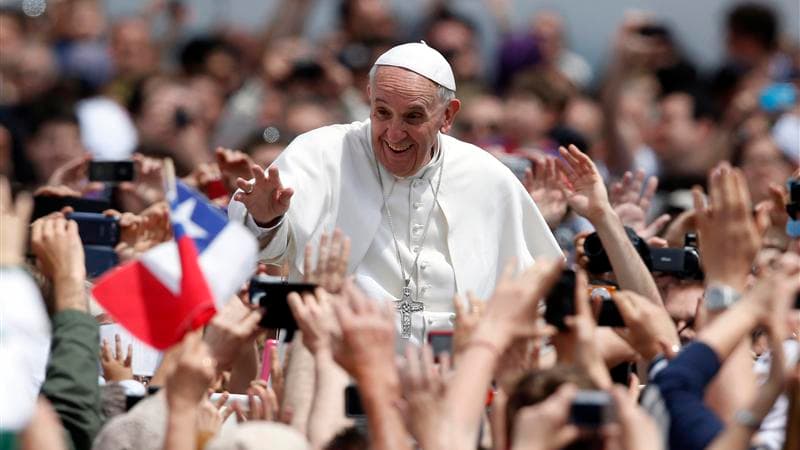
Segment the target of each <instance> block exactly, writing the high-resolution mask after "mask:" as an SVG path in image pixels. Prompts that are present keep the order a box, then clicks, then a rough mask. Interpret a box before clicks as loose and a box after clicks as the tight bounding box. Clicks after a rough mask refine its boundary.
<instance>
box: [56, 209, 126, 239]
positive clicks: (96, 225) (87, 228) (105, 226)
mask: <svg viewBox="0 0 800 450" xmlns="http://www.w3.org/2000/svg"><path fill="white" fill-rule="evenodd" d="M67 219H70V220H74V221H75V222H77V223H78V234H79V235H80V236H81V242H82V243H83V245H102V246H108V247H114V246H115V245H117V244H118V243H119V234H120V228H119V219H118V218H116V217H109V216H106V215H103V214H99V213H85V212H73V213H70V214H67Z"/></svg>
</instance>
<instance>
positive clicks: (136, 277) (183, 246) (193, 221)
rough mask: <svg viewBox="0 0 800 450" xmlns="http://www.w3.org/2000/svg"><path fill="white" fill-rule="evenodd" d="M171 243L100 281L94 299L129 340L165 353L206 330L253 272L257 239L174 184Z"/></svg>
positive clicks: (190, 191)
mask: <svg viewBox="0 0 800 450" xmlns="http://www.w3.org/2000/svg"><path fill="white" fill-rule="evenodd" d="M170 208H171V211H170V220H171V222H172V230H173V234H174V236H175V240H174V241H170V242H165V243H163V244H160V245H158V246H156V247H153V248H152V249H150V250H148V251H147V252H145V253H144V254H143V255H142V256H141V257H140V258H139V259H138V260H136V261H131V262H129V263H127V264H125V265H122V266H120V267H118V268H116V269H114V270H112V271H110V272H108V273H107V274H106V275H104V276H103V277H102V278H101V279H100V280H98V282H97V283H96V284H95V286H94V288H93V289H92V295H93V296H94V298H95V299H96V300H97V301H98V303H100V305H102V306H103V308H105V310H106V311H107V312H108V313H109V314H110V315H111V317H113V319H114V320H115V321H116V322H117V323H119V324H120V325H122V326H123V327H125V328H126V329H127V330H128V331H129V332H130V333H131V334H132V335H134V336H136V337H137V338H139V339H140V340H141V341H143V342H145V343H146V344H148V345H151V346H152V347H155V348H157V349H159V350H165V349H167V348H169V347H171V346H173V345H175V344H176V343H178V342H180V340H181V339H182V338H183V336H184V334H186V332H187V331H190V330H193V329H196V328H198V327H200V326H203V325H204V324H205V323H206V322H208V321H209V320H210V319H211V317H213V316H214V314H215V313H216V311H217V308H219V307H220V306H222V305H223V304H225V303H226V302H227V301H228V300H229V299H230V298H231V297H232V296H233V295H235V294H236V293H237V292H238V291H239V289H240V288H241V287H242V285H243V284H244V282H245V281H247V280H248V279H249V278H250V276H251V275H252V274H253V272H254V271H255V268H256V260H257V257H258V244H257V242H256V239H255V237H253V235H252V234H251V233H250V232H249V231H248V230H247V228H245V227H244V226H243V225H241V224H238V223H233V222H228V221H227V218H226V217H225V216H224V215H223V214H222V213H221V212H220V211H219V210H218V209H217V208H216V207H214V206H212V205H210V204H209V203H208V202H207V200H206V199H205V198H204V197H203V196H202V195H200V194H198V193H196V192H194V191H193V190H191V189H190V188H188V187H187V186H185V185H184V184H182V183H180V182H177V183H176V188H175V191H174V195H173V200H172V201H171V204H170Z"/></svg>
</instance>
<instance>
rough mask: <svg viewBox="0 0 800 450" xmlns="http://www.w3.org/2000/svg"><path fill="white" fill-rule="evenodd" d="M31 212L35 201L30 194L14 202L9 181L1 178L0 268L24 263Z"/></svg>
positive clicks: (23, 194)
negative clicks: (0, 224)
mask: <svg viewBox="0 0 800 450" xmlns="http://www.w3.org/2000/svg"><path fill="white" fill-rule="evenodd" d="M31 211H33V200H32V199H31V196H30V194H28V193H27V192H23V193H20V194H19V195H18V196H17V200H16V201H13V199H12V198H11V186H9V184H8V179H7V178H6V177H4V176H0V223H2V226H0V266H10V265H15V264H21V263H22V261H23V259H24V257H25V243H26V242H27V241H28V219H29V218H30V216H31Z"/></svg>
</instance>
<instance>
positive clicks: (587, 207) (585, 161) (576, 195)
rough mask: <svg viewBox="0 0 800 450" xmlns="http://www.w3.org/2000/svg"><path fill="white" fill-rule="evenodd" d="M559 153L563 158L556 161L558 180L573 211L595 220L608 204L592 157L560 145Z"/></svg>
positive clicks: (607, 207)
mask: <svg viewBox="0 0 800 450" xmlns="http://www.w3.org/2000/svg"><path fill="white" fill-rule="evenodd" d="M559 153H561V157H562V158H561V159H559V160H558V162H557V164H558V170H559V173H560V178H559V183H560V185H561V189H562V190H563V191H564V194H565V195H566V197H567V203H568V204H569V206H570V207H571V208H572V209H573V210H575V212H576V213H578V214H580V215H581V216H583V217H586V218H587V219H589V221H591V222H594V221H595V220H596V219H598V218H599V217H600V216H601V215H602V214H603V213H604V212H605V211H606V210H608V209H609V208H610V207H611V205H610V203H609V201H608V192H607V191H606V186H605V184H604V182H603V177H601V176H600V172H599V171H598V170H597V167H596V166H595V165H594V163H593V162H592V160H591V158H589V157H588V156H586V154H584V153H583V152H581V151H580V150H579V149H578V147H576V146H574V145H570V146H569V149H566V148H564V147H561V148H559Z"/></svg>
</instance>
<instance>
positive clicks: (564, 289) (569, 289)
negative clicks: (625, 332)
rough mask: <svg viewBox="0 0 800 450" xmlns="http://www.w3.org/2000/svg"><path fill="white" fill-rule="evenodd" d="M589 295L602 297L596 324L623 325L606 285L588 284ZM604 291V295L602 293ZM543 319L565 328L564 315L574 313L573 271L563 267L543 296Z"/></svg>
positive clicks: (572, 314)
mask: <svg viewBox="0 0 800 450" xmlns="http://www.w3.org/2000/svg"><path fill="white" fill-rule="evenodd" d="M589 289H590V291H589V295H591V296H597V295H599V296H601V297H604V298H603V299H602V300H601V303H600V312H599V315H598V316H597V317H596V319H597V325H598V326H601V327H624V326H625V321H624V320H622V315H621V314H620V313H619V309H617V304H616V303H614V301H613V300H611V296H610V294H609V293H608V288H607V287H606V286H589ZM603 291H605V294H606V295H605V296H604V295H603V294H604V293H603ZM545 305H546V309H545V313H544V320H545V322H547V323H549V324H550V325H553V326H555V327H556V328H558V329H559V330H561V331H566V330H567V325H566V324H565V323H564V317H567V316H574V315H575V311H576V310H575V271H573V270H570V269H565V270H564V271H563V272H561V277H560V278H559V279H558V282H556V284H555V286H553V288H552V289H551V290H550V293H549V294H547V297H546V298H545Z"/></svg>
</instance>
